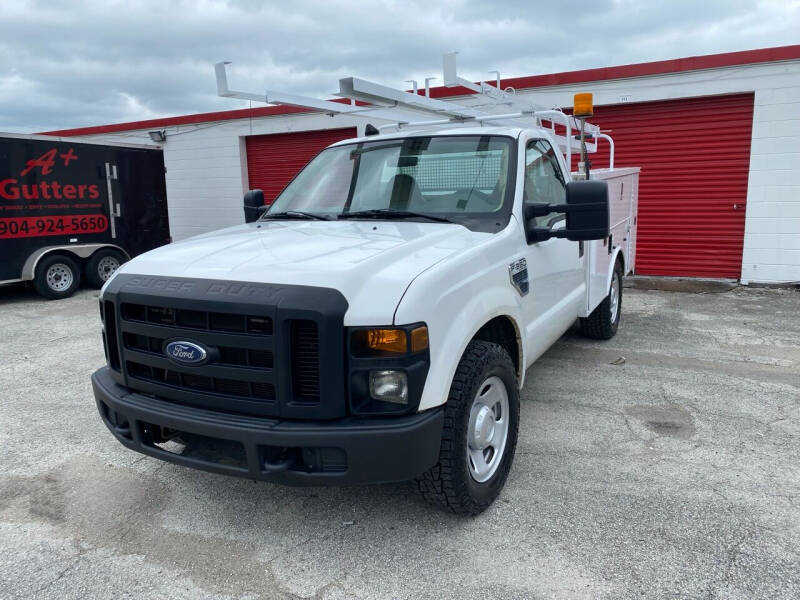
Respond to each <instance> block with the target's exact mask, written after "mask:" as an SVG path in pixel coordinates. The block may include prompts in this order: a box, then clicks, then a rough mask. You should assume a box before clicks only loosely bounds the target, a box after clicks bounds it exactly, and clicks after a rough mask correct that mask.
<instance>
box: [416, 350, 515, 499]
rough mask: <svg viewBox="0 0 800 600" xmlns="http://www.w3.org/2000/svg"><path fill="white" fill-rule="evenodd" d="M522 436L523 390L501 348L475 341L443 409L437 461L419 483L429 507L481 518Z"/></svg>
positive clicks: (493, 496) (498, 491)
mask: <svg viewBox="0 0 800 600" xmlns="http://www.w3.org/2000/svg"><path fill="white" fill-rule="evenodd" d="M518 431H519V388H518V386H517V378H516V374H515V371H514V364H513V363H512V361H511V358H510V357H509V355H508V352H506V351H505V349H504V348H503V347H502V346H499V345H498V344H494V343H491V342H484V341H481V340H473V341H472V342H470V343H469V345H468V346H467V349H466V351H465V352H464V355H463V356H462V357H461V361H460V362H459V364H458V368H457V369H456V374H455V377H453V383H452V385H451V387H450V394H449V396H448V398H447V404H446V405H445V416H444V429H443V431H442V442H441V447H440V449H439V462H438V463H437V464H436V465H435V466H434V467H432V468H431V469H430V470H428V471H427V472H425V473H424V474H423V475H421V476H420V477H418V478H417V485H418V488H419V491H420V492H421V493H422V496H423V497H424V498H425V500H427V501H428V502H430V503H432V504H436V505H438V506H441V507H444V508H448V509H450V510H451V511H453V512H454V513H456V514H459V515H477V514H479V513H481V512H483V511H484V510H486V508H488V507H489V506H490V505H491V504H492V502H494V500H495V499H496V498H497V496H498V494H499V493H500V490H502V489H503V486H504V485H505V482H506V479H507V477H508V472H509V470H510V469H511V463H512V462H513V461H514V452H515V450H516V447H517V434H518Z"/></svg>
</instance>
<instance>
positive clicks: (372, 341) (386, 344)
mask: <svg viewBox="0 0 800 600" xmlns="http://www.w3.org/2000/svg"><path fill="white" fill-rule="evenodd" d="M367 347H368V348H370V349H371V350H382V351H383V352H395V353H397V354H405V352H406V349H407V348H408V346H407V342H406V332H405V331H403V330H402V329H369V330H367Z"/></svg>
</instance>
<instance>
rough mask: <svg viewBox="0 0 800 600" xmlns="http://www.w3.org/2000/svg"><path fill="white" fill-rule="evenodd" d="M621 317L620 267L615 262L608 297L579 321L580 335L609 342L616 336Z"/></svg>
mask: <svg viewBox="0 0 800 600" xmlns="http://www.w3.org/2000/svg"><path fill="white" fill-rule="evenodd" d="M620 316H622V265H621V264H620V263H619V261H617V264H616V265H614V274H613V275H612V276H611V285H610V286H609V290H608V296H606V297H605V298H604V299H603V301H602V302H601V303H600V304H598V305H597V308H595V309H594V310H593V311H592V314H590V315H589V316H588V317H586V318H585V319H581V320H580V322H581V333H583V335H585V336H586V337H588V338H592V339H594V340H610V339H611V338H612V337H614V336H615V335H616V334H617V329H618V328H619V319H620Z"/></svg>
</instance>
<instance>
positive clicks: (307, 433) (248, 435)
mask: <svg viewBox="0 0 800 600" xmlns="http://www.w3.org/2000/svg"><path fill="white" fill-rule="evenodd" d="M108 371H109V370H108V367H103V368H102V369H100V370H98V371H96V372H95V373H94V374H93V375H92V388H93V390H94V397H95V401H96V402H97V408H98V410H99V412H100V416H101V418H102V419H103V422H104V423H105V424H106V426H107V427H108V428H109V430H110V431H111V433H113V434H114V437H116V438H117V440H119V442H120V443H122V444H123V445H124V446H126V447H128V448H130V449H131V450H136V451H137V452H141V453H142V454H147V455H149V456H153V457H155V458H159V459H161V460H166V461H169V462H173V463H176V464H179V465H184V466H187V467H192V468H195V469H202V470H205V471H211V472H214V473H222V474H226V475H235V476H238V477H247V478H250V479H261V480H264V481H271V482H275V483H282V484H287V485H346V484H366V483H388V482H396V481H406V480H409V479H413V478H414V477H416V476H417V475H420V474H421V473H423V472H424V471H426V470H427V469H429V468H430V467H432V466H433V465H434V464H436V462H437V461H438V459H439V445H440V442H441V435H442V425H443V423H444V411H443V410H442V409H441V408H437V409H433V410H428V411H425V412H423V413H419V414H415V415H409V416H403V417H391V418H388V417H384V418H372V419H366V418H348V419H340V420H336V421H327V422H323V421H316V422H303V421H281V420H277V419H265V418H254V417H247V416H243V415H235V414H228V413H220V412H214V411H210V410H205V409H201V408H194V407H190V406H183V405H180V404H175V403H173V402H165V401H163V400H158V399H156V398H152V397H149V396H144V395H142V394H138V393H136V392H132V391H130V390H128V389H126V388H124V387H122V386H120V385H119V384H117V383H116V382H115V381H114V380H113V379H112V378H111V376H110V374H109V372H108ZM165 437H168V438H171V440H170V441H166V442H162V440H163V439H164V438H165Z"/></svg>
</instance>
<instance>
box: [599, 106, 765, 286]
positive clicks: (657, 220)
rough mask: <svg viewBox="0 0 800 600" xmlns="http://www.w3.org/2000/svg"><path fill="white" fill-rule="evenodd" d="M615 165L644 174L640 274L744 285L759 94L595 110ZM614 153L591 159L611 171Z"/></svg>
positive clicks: (603, 151) (602, 145)
mask: <svg viewBox="0 0 800 600" xmlns="http://www.w3.org/2000/svg"><path fill="white" fill-rule="evenodd" d="M589 121H590V122H591V123H594V124H596V125H599V126H600V127H601V128H602V129H603V130H604V131H607V132H608V133H609V135H611V137H612V138H614V142H615V146H616V150H615V159H614V162H615V165H616V166H618V167H625V166H640V167H642V172H641V175H640V183H639V222H638V232H637V242H636V247H637V250H636V272H637V273H639V274H643V275H675V276H684V277H718V278H732V279H738V278H739V276H740V274H741V267H742V244H743V241H744V214H745V203H746V201H747V178H748V171H749V169H750V141H751V133H752V123H753V94H736V95H729V96H713V97H706V98H690V99H683V100H670V101H660V102H644V103H636V104H620V105H615V106H600V107H596V108H595V115H594V117H592V118H591V119H589ZM607 156H608V145H607V144H606V143H605V142H603V141H602V140H601V141H600V148H599V151H598V153H597V154H594V155H591V159H592V163H593V165H594V166H595V167H607V166H608V158H607Z"/></svg>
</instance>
